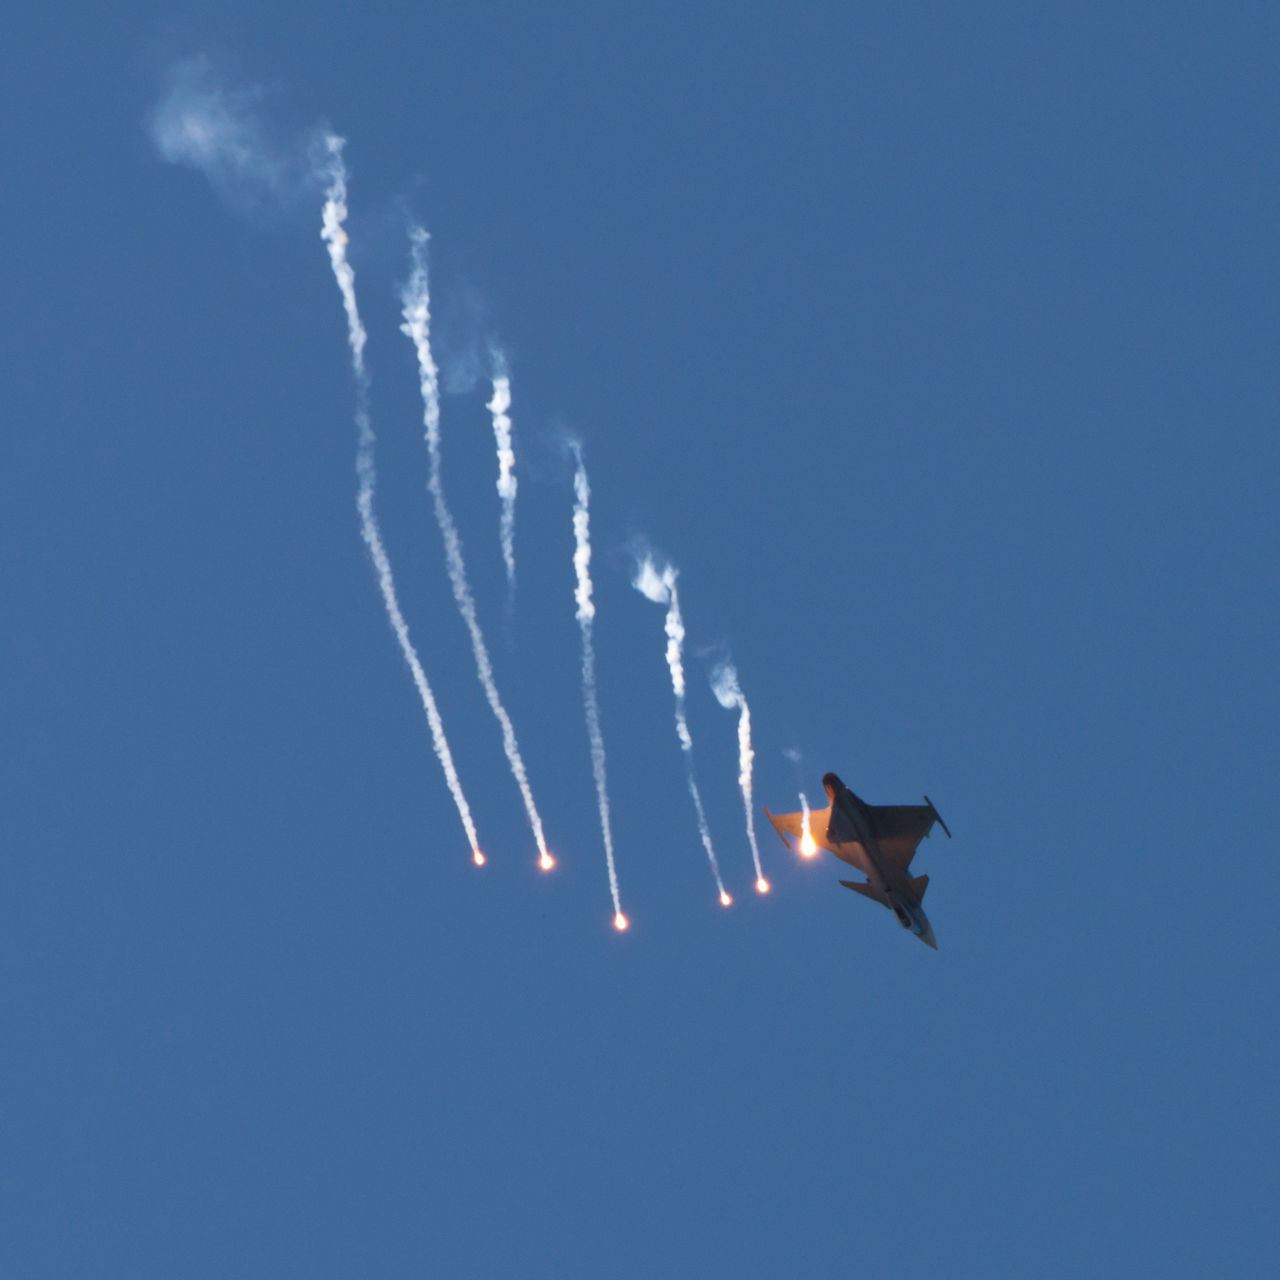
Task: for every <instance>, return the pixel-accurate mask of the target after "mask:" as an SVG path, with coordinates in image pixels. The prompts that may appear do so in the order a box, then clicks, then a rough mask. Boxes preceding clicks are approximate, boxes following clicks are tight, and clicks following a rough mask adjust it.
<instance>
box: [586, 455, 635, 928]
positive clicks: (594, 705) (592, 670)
mask: <svg viewBox="0 0 1280 1280" xmlns="http://www.w3.org/2000/svg"><path fill="white" fill-rule="evenodd" d="M573 456H574V458H575V459H576V460H577V464H578V467H577V470H576V471H575V472H574V476H573V496H574V504H573V542H574V551H573V569H574V573H575V574H576V576H577V586H576V587H575V589H574V593H573V598H574V601H575V602H576V603H577V606H578V608H577V613H576V617H577V619H578V627H579V629H580V630H581V632H582V701H583V703H584V704H585V707H586V713H587V737H588V739H589V740H590V742H591V772H592V774H593V775H594V777H595V782H596V800H597V802H598V804H599V806H600V830H601V833H602V834H603V836H604V857H605V862H606V864H607V866H608V868H609V892H610V893H611V894H612V895H613V923H614V926H615V927H616V928H618V929H625V928H626V927H627V917H626V916H624V915H623V914H622V900H621V898H620V897H619V895H618V870H617V868H616V867H615V866H614V864H613V830H612V827H611V826H610V823H609V786H608V780H607V778H606V775H605V761H604V736H603V734H602V733H601V732H600V702H599V699H598V698H597V697H596V651H595V646H594V645H593V643H592V640H591V624H592V621H593V619H594V618H595V616H596V607H595V605H594V604H593V603H592V602H591V516H590V511H589V506H590V502H591V487H590V485H588V483H587V469H586V467H585V466H584V465H583V461H582V446H581V445H579V444H578V443H577V442H576V441H575V442H574V443H573Z"/></svg>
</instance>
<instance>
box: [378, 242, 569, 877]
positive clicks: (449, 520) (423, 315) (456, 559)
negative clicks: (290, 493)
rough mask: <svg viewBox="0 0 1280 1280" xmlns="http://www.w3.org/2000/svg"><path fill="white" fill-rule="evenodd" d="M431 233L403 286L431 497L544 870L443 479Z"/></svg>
mask: <svg viewBox="0 0 1280 1280" xmlns="http://www.w3.org/2000/svg"><path fill="white" fill-rule="evenodd" d="M427 240H428V236H427V233H426V232H425V231H424V230H423V229H422V228H421V227H414V228H412V229H411V231H410V248H411V253H412V269H411V272H410V275H409V280H408V283H407V284H406V285H405V287H404V292H403V294H402V301H403V303H404V309H403V311H402V313H401V314H402V315H403V317H404V324H402V325H401V326H400V329H401V332H403V333H404V334H406V335H407V336H408V338H409V339H410V340H411V341H412V343H413V345H414V349H415V350H416V352H417V356H418V384H419V387H420V389H421V392H422V420H423V425H424V427H425V430H426V441H427V456H428V459H429V462H430V469H429V472H428V476H427V490H428V492H429V493H430V494H431V503H432V506H433V508H434V509H435V516H436V523H437V524H438V525H439V526H440V536H441V537H442V538H443V539H444V552H445V566H446V568H447V569H448V572H449V583H450V585H451V586H452V587H453V598H454V600H455V601H456V602H457V605H458V612H459V613H460V614H461V615H462V620H463V622H465V623H466V625H467V634H468V635H469V636H470V637H471V652H472V654H473V655H474V657H475V662H476V674H477V675H478V676H479V678H480V684H481V687H482V688H483V689H484V695H485V698H486V699H487V700H488V702H489V706H490V708H491V709H492V711H493V714H494V716H495V717H496V718H497V721H498V724H499V725H500V726H501V728H502V749H503V750H504V751H505V752H506V755H507V763H508V764H510V766H511V773H512V776H513V777H514V778H515V780H516V786H517V787H518V788H519V789H520V797H521V799H522V800H523V801H524V807H525V812H526V813H527V814H528V817H529V826H530V828H531V829H532V831H533V838H534V841H535V842H536V843H537V846H538V856H539V865H540V866H541V867H542V869H543V870H544V871H546V870H549V869H550V868H551V867H552V866H553V865H554V860H553V859H552V857H551V854H550V853H549V852H548V850H547V841H546V837H545V836H544V835H543V833H542V819H541V818H540V817H539V816H538V808H537V805H535V804H534V801H533V789H532V788H531V787H530V785H529V777H528V774H527V772H526V771H525V767H524V760H523V758H522V757H521V755H520V746H519V744H518V743H517V742H516V731H515V728H514V726H513V725H512V723H511V717H510V716H509V715H508V714H507V709H506V708H505V707H504V706H503V705H502V699H501V698H500V697H499V696H498V686H497V684H496V683H495V682H494V678H493V663H492V662H491V661H490V659H489V650H488V647H487V646H486V645H485V642H484V634H483V633H482V632H481V630H480V623H479V620H478V619H477V617H476V602H475V597H474V596H473V595H472V593H471V585H470V583H469V582H468V580H467V569H466V563H465V561H464V560H463V558H462V540H461V538H459V536H458V528H457V525H455V524H454V520H453V514H452V512H450V510H449V505H448V503H447V502H446V501H445V496H444V480H443V477H442V468H441V461H440V379H439V372H438V370H437V369H436V363H435V359H434V357H433V356H432V354H431V337H430V334H431V305H430V301H431V298H430V291H429V289H428V282H427Z"/></svg>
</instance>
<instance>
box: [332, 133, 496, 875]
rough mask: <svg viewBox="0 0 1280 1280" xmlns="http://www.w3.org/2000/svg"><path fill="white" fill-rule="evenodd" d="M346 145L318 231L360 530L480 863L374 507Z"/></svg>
mask: <svg viewBox="0 0 1280 1280" xmlns="http://www.w3.org/2000/svg"><path fill="white" fill-rule="evenodd" d="M343 146H344V142H343V139H342V138H338V137H335V136H333V135H330V136H329V137H326V138H325V148H326V150H327V151H328V154H329V163H328V177H329V188H328V191H327V192H326V193H325V203H324V222H323V229H322V230H321V232H320V235H321V238H322V239H323V240H324V242H325V244H326V245H328V247H329V261H330V263H331V264H332V266H333V275H334V278H335V279H336V280H337V282H338V291H339V292H340V293H341V294H342V306H343V309H344V310H345V311H346V314H347V339H348V342H349V344H350V347H351V370H352V373H353V374H354V375H355V382H356V414H355V418H356V476H357V479H358V481H359V488H358V490H357V492H356V508H357V510H358V511H359V513H360V536H361V537H362V538H363V539H364V542H365V545H366V546H367V547H368V548H369V554H370V556H371V557H372V559H373V567H374V569H375V571H376V572H377V575H378V587H379V589H380V590H381V592H382V602H383V604H384V605H385V606H386V610H387V617H388V618H389V619H390V621H391V629H392V631H394V632H395V636H396V639H397V640H398V641H399V642H400V651H401V653H403V654H404V660H405V662H407V663H408V664H409V670H410V672H411V673H412V674H413V683H414V684H415V685H416V686H417V688H418V695H419V696H420V697H421V699H422V707H423V710H424V711H425V712H426V713H427V723H428V724H429V725H430V726H431V741H432V744H433V745H434V747H435V753H436V757H437V758H438V759H439V761H440V765H441V767H442V768H443V769H444V776H445V781H446V782H447V783H448V785H449V791H450V793H451V794H452V796H453V802H454V804H455V805H457V807H458V816H459V817H460V818H461V819H462V826H463V830H465V831H466V833H467V839H468V840H469V841H470V842H471V853H472V856H473V857H474V859H475V861H476V862H477V863H483V862H484V855H483V854H482V853H481V852H480V842H479V841H478V840H477V838H476V828H475V823H474V822H473V821H472V819H471V808H470V806H469V805H468V804H467V798H466V796H465V795H463V793H462V783H461V782H460V781H459V779H458V771H457V769H456V768H455V767H454V763H453V753H452V752H451V751H450V750H449V742H448V739H447V738H446V737H445V733H444V722H443V721H442V720H441V719H440V711H439V708H438V707H437V706H436V700H435V697H434V695H433V694H432V692H431V685H430V684H429V683H428V681H427V676H426V672H425V671H423V669H422V663H421V662H419V661H418V654H417V651H416V650H415V649H414V647H413V643H412V641H411V640H410V639H409V626H408V623H406V622H405V620H404V615H403V614H402V613H401V612H400V602H399V600H398V599H397V598H396V586H395V580H394V579H393V578H392V576H391V561H390V560H389V559H388V558H387V552H386V548H385V547H384V546H383V545H382V533H381V531H380V530H379V528H378V521H377V517H376V516H375V515H374V511H373V494H374V488H375V486H376V484H377V472H376V471H375V469H374V462H373V447H374V442H375V438H374V434H373V425H372V423H371V422H370V420H369V373H368V370H367V369H366V368H365V363H364V348H365V342H366V341H367V335H366V333H365V329H364V325H363V324H362V323H361V322H360V312H359V310H358V309H357V307H356V277H355V272H354V271H353V270H352V268H351V264H350V263H349V262H348V261H347V232H346V229H345V227H344V225H343V224H344V223H345V222H346V219H347V171H346V166H345V165H344V164H343V163H342V148H343Z"/></svg>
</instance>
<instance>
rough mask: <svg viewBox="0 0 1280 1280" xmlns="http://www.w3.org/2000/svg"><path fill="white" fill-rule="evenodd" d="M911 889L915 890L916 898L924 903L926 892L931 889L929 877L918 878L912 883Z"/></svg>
mask: <svg viewBox="0 0 1280 1280" xmlns="http://www.w3.org/2000/svg"><path fill="white" fill-rule="evenodd" d="M911 887H912V888H913V889H914V890H915V892H916V896H917V897H918V898H919V899H920V901H921V902H923V901H924V891H925V890H926V889H927V888H928V887H929V877H928V876H916V878H915V879H914V880H912V882H911Z"/></svg>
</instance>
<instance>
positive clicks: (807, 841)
mask: <svg viewBox="0 0 1280 1280" xmlns="http://www.w3.org/2000/svg"><path fill="white" fill-rule="evenodd" d="M800 852H801V853H802V854H804V856H805V857H806V858H812V857H813V855H814V854H815V853H817V852H818V845H817V843H816V841H815V840H814V838H813V837H812V836H811V835H810V834H809V828H808V827H805V829H804V835H802V836H801V837H800Z"/></svg>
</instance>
